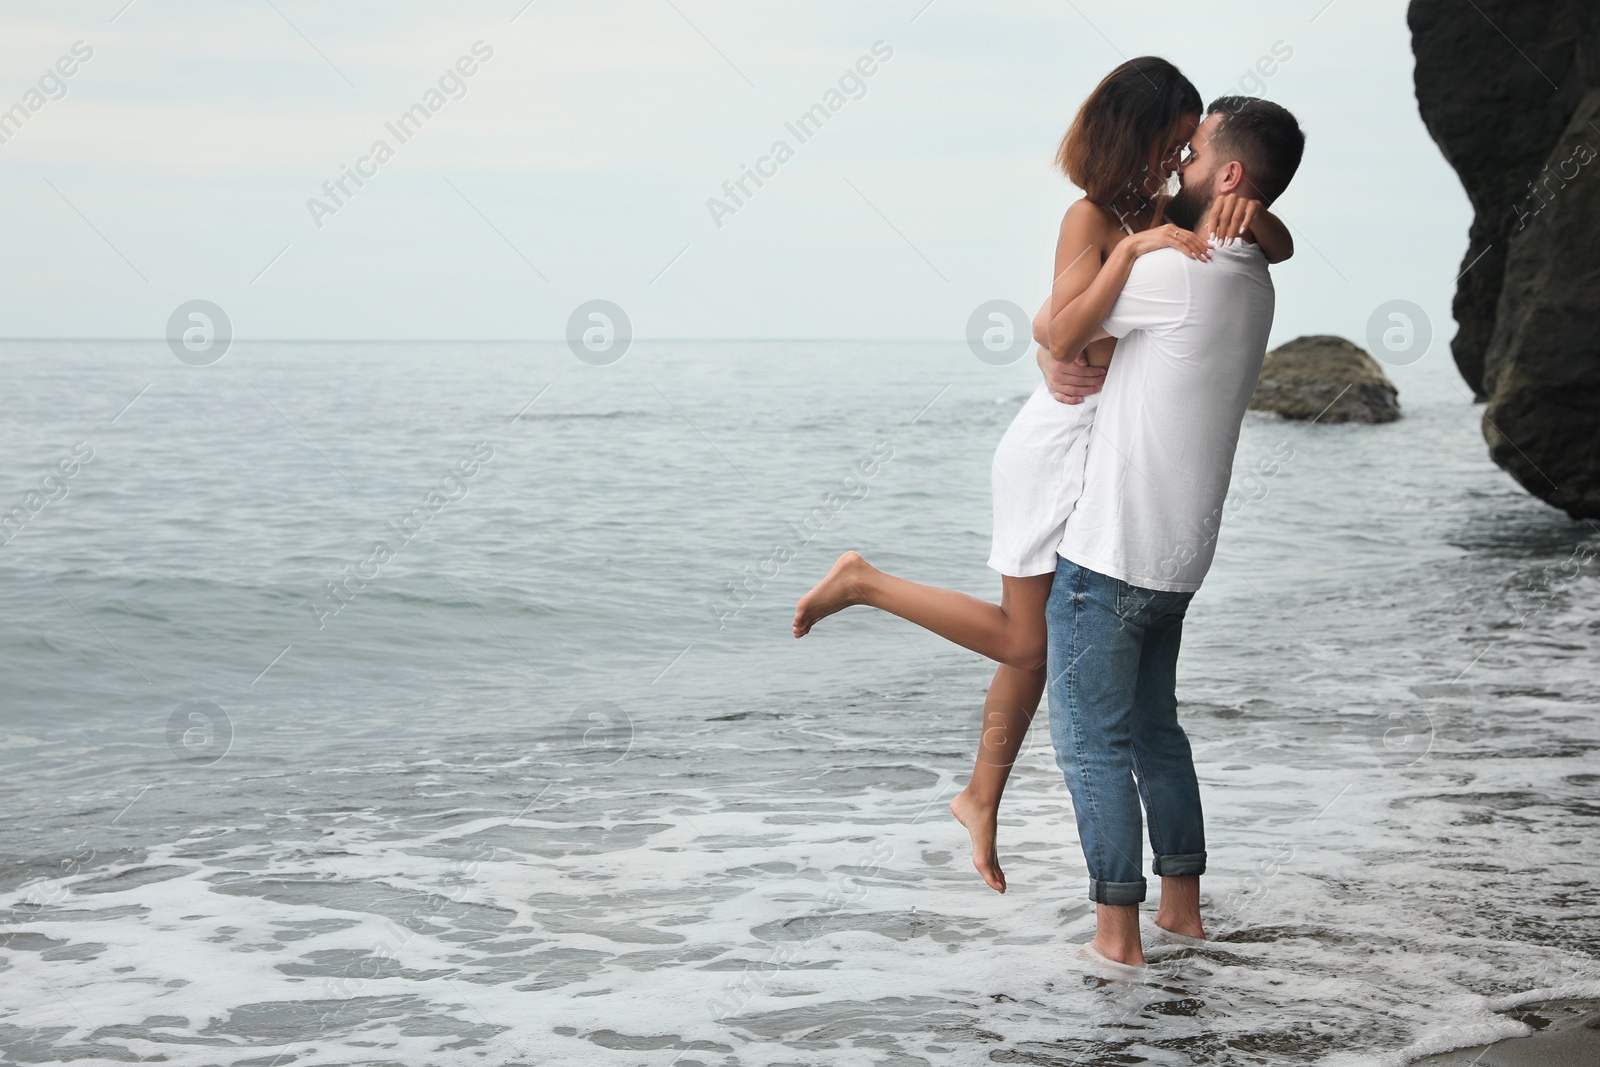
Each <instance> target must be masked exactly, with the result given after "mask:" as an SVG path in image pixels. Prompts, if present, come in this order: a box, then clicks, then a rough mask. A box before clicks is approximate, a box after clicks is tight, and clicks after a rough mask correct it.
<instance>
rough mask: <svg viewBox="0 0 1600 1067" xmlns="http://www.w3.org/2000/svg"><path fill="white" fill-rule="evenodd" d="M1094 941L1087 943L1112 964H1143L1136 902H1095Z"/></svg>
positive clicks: (1141, 965) (1131, 965)
mask: <svg viewBox="0 0 1600 1067" xmlns="http://www.w3.org/2000/svg"><path fill="white" fill-rule="evenodd" d="M1094 910H1095V930H1094V940H1093V941H1091V942H1090V943H1089V944H1090V946H1091V947H1092V948H1093V949H1094V950H1095V951H1096V952H1098V953H1100V955H1102V956H1104V957H1105V958H1106V959H1108V960H1110V961H1111V962H1112V963H1123V964H1127V965H1128V966H1129V967H1143V966H1144V946H1143V945H1141V944H1140V943H1139V906H1138V905H1137V904H1121V905H1112V904H1096V905H1095V907H1094Z"/></svg>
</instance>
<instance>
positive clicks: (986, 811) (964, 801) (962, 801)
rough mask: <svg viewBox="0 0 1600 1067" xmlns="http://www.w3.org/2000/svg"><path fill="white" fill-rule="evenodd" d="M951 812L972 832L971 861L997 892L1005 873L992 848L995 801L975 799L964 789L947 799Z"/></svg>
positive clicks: (1002, 888)
mask: <svg viewBox="0 0 1600 1067" xmlns="http://www.w3.org/2000/svg"><path fill="white" fill-rule="evenodd" d="M950 814H952V815H954V816H955V817H956V822H959V823H960V824H961V825H962V826H965V827H966V828H967V833H969V834H971V835H972V865H973V866H974V867H976V868H977V869H978V873H979V874H981V875H982V876H983V880H984V881H985V882H987V883H989V888H990V889H993V890H994V891H995V892H996V893H1004V892H1005V891H1006V875H1005V872H1004V871H1002V870H1001V869H1000V854H999V853H998V852H996V851H995V847H994V839H995V823H996V820H997V818H998V816H999V810H998V808H996V807H995V806H994V805H992V804H989V805H984V804H980V803H978V802H977V801H976V800H974V799H973V798H971V797H969V796H967V791H966V790H965V789H963V790H962V791H961V792H959V793H957V794H956V796H955V799H954V800H952V801H950Z"/></svg>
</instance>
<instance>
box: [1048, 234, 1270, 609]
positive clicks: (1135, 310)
mask: <svg viewBox="0 0 1600 1067" xmlns="http://www.w3.org/2000/svg"><path fill="white" fill-rule="evenodd" d="M1273 303H1274V297H1273V290H1272V279H1271V277H1270V276H1269V275H1268V274H1267V261H1266V257H1264V256H1263V255H1262V254H1261V250H1260V249H1259V248H1257V247H1256V246H1255V245H1253V244H1249V243H1248V242H1242V241H1233V242H1230V243H1229V244H1228V245H1225V246H1220V247H1219V246H1217V245H1216V244H1215V242H1213V249H1212V258H1211V260H1210V261H1209V262H1201V261H1199V260H1194V259H1190V258H1189V257H1188V256H1186V255H1184V254H1183V253H1181V252H1179V251H1178V250H1177V249H1174V248H1162V249H1158V250H1157V251H1154V252H1148V253H1146V254H1145V255H1142V256H1140V257H1139V258H1138V259H1137V260H1136V261H1135V262H1134V264H1133V270H1132V272H1131V273H1130V274H1129V276H1128V284H1127V285H1125V286H1124V287H1123V289H1122V295H1121V296H1120V297H1119V298H1118V299H1117V303H1116V306H1114V307H1113V308H1112V309H1111V315H1110V316H1109V317H1108V318H1107V319H1106V321H1105V330H1106V332H1107V333H1109V334H1110V335H1111V336H1113V337H1116V338H1119V340H1118V341H1117V348H1116V354H1115V355H1114V356H1113V357H1112V359H1111V366H1110V368H1109V369H1108V370H1107V372H1106V380H1105V388H1104V389H1103V391H1102V392H1101V394H1100V411H1099V414H1098V415H1097V416H1096V418H1095V422H1094V431H1093V437H1092V438H1091V439H1090V441H1089V456H1088V464H1087V468H1086V470H1085V473H1084V484H1083V495H1082V496H1081V497H1080V498H1079V500H1078V506H1077V507H1076V508H1075V509H1074V510H1073V512H1072V516H1071V518H1069V519H1068V520H1067V525H1066V529H1065V532H1064V533H1063V535H1062V538H1061V546H1060V548H1059V549H1058V552H1059V554H1060V555H1062V556H1064V557H1066V558H1067V559H1068V560H1070V561H1072V562H1073V563H1076V564H1078V565H1079V566H1080V567H1087V568H1089V569H1090V570H1093V571H1099V572H1100V573H1101V574H1106V575H1109V576H1111V577H1113V578H1120V579H1121V580H1122V581H1124V582H1127V583H1128V584H1130V585H1136V586H1141V587H1143V588H1146V589H1160V590H1167V591H1172V592H1193V591H1194V590H1196V589H1199V588H1200V582H1201V580H1202V579H1204V578H1205V575H1206V571H1207V570H1208V569H1209V568H1210V567H1211V558H1212V556H1213V554H1214V553H1215V552H1216V545H1217V528H1218V526H1219V525H1220V524H1221V521H1222V505H1223V500H1224V499H1225V498H1226V496H1227V494H1228V479H1229V477H1230V476H1231V475H1232V472H1233V453H1234V449H1235V447H1236V446H1237V445H1238V443H1239V424H1240V423H1241V422H1242V421H1243V420H1244V413H1245V408H1246V407H1248V406H1249V403H1250V394H1251V393H1253V392H1254V391H1255V387H1256V379H1257V378H1258V377H1259V376H1260V374H1261V360H1262V357H1263V356H1265V355H1266V351H1267V335H1268V333H1269V332H1270V331H1271V329H1272V312H1273Z"/></svg>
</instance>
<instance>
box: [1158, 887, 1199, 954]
mask: <svg viewBox="0 0 1600 1067" xmlns="http://www.w3.org/2000/svg"><path fill="white" fill-rule="evenodd" d="M1156 925H1157V926H1159V927H1161V929H1163V930H1165V931H1166V932H1167V933H1169V934H1177V935H1178V936H1179V937H1192V938H1195V939H1197V940H1201V941H1204V940H1205V936H1206V931H1205V927H1204V926H1202V925H1201V923H1200V876H1199V875H1197V874H1191V875H1184V876H1181V877H1168V876H1163V877H1162V879H1161V903H1160V904H1159V905H1158V906H1157V908H1156Z"/></svg>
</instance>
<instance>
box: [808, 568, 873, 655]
mask: <svg viewBox="0 0 1600 1067" xmlns="http://www.w3.org/2000/svg"><path fill="white" fill-rule="evenodd" d="M871 572H872V567H871V565H870V564H868V563H867V561H866V560H864V559H862V558H861V557H860V556H859V555H857V554H856V553H854V552H846V553H845V554H844V555H842V556H840V557H839V558H838V560H837V561H836V562H835V563H834V565H833V569H832V570H830V571H829V572H828V576H827V577H826V578H824V579H822V581H820V582H818V583H817V584H816V585H814V586H812V587H811V592H809V593H807V594H806V595H805V596H803V597H801V598H800V604H799V606H798V607H796V608H795V609H794V635H795V636H796V637H804V636H805V635H806V634H808V633H810V632H811V628H812V627H813V626H815V625H816V624H817V623H819V622H821V621H822V620H823V619H826V618H827V617H828V616H829V615H832V614H833V613H834V612H836V611H843V610H844V609H845V608H848V607H851V606H852V605H855V604H865V603H866V602H867V599H866V594H865V593H864V592H863V590H862V579H863V578H864V577H865V576H866V575H868V574H870V573H871Z"/></svg>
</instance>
